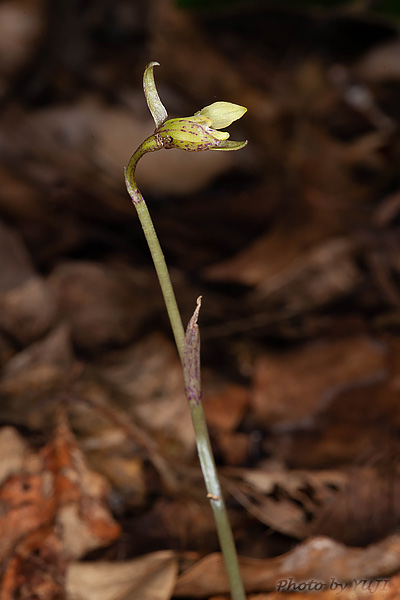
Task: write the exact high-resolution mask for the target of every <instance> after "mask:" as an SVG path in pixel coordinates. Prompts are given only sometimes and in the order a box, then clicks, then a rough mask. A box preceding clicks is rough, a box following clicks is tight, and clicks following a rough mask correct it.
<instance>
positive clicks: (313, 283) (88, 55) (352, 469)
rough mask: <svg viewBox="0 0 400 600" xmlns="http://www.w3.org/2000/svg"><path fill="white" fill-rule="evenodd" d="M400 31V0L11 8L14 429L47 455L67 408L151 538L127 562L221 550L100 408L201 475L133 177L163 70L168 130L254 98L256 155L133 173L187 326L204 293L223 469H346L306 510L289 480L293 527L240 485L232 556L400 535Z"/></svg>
mask: <svg viewBox="0 0 400 600" xmlns="http://www.w3.org/2000/svg"><path fill="white" fill-rule="evenodd" d="M399 24H400V7H399V4H398V2H397V1H396V0H387V1H384V0H381V1H372V0H371V1H367V0H365V1H361V0H358V1H355V0H353V1H350V0H348V1H341V2H339V1H338V0H330V1H328V0H326V1H325V2H324V1H321V2H317V1H315V2H314V1H312V0H297V1H292V2H289V1H288V2H285V1H280V2H272V1H267V0H264V1H262V0H259V1H244V0H243V1H240V0H238V1H234V0H225V1H223V0H219V1H210V0H180V1H178V0H177V1H175V2H174V1H173V0H135V1H132V0H96V1H94V0H58V1H57V2H51V1H45V0H9V1H7V0H2V1H1V2H0V103H1V111H0V361H1V365H2V372H3V377H2V382H1V383H0V399H1V404H0V421H1V423H2V424H4V425H12V426H14V427H16V428H17V429H18V430H19V431H20V432H22V433H23V434H24V435H26V436H27V437H28V438H29V439H31V440H33V442H34V443H39V441H43V439H46V436H47V435H48V432H49V431H50V430H51V427H52V423H53V419H54V413H55V410H56V407H57V406H58V404H59V402H60V398H62V399H63V401H64V402H66V404H67V406H68V411H69V418H70V420H71V424H72V427H73V429H74V431H75V433H76V434H77V436H78V438H79V440H80V443H81V447H82V448H83V449H84V450H85V452H86V454H87V456H88V457H89V459H90V460H91V464H92V465H93V466H94V468H96V469H97V470H99V471H101V472H102V473H103V474H104V475H105V476H106V477H107V478H108V479H109V480H110V482H111V484H112V486H113V490H114V492H113V494H114V495H113V504H112V508H113V510H114V511H115V512H116V513H117V514H119V515H120V518H121V521H122V522H123V523H124V527H125V528H128V530H130V531H138V529H137V528H139V530H140V531H141V541H140V543H139V541H138V539H136V541H135V542H132V540H130V542H129V543H127V544H126V547H124V548H125V550H124V552H126V553H127V554H128V555H129V554H130V555H133V554H135V553H136V554H140V553H141V552H143V551H147V550H150V549H154V548H159V547H176V546H179V547H185V548H187V547H188V548H193V547H196V548H198V547H200V548H201V549H203V550H204V549H207V550H209V549H210V548H211V549H213V548H215V542H212V543H210V541H209V539H210V538H209V536H212V535H213V534H212V533H210V532H212V524H211V525H210V524H208V522H207V523H206V524H204V522H203V523H202V524H201V527H204V531H205V532H206V533H204V531H203V530H202V532H203V533H204V536H203V537H202V534H200V533H199V531H195V532H193V531H192V529H191V528H193V527H194V525H193V519H192V517H190V515H189V513H188V515H189V516H188V517H187V521H184V524H183V525H182V528H183V530H184V532H185V534H184V535H183V534H182V532H181V531H180V532H178V531H176V530H175V529H173V524H172V522H173V521H174V519H173V518H172V517H171V515H174V514H176V513H175V512H174V510H175V511H176V510H177V508H176V506H175V505H173V503H172V505H173V507H172V508H171V502H172V501H170V503H169V504H168V510H169V511H170V512H168V514H167V512H166V504H165V502H164V504H157V503H156V505H155V507H154V505H151V506H150V505H149V502H150V500H151V501H152V502H153V500H154V497H157V495H158V494H160V493H161V492H160V488H159V482H158V483H157V481H158V480H157V478H156V477H155V475H154V473H153V471H152V470H151V468H150V467H149V464H148V463H149V460H148V454H147V450H148V449H147V450H146V449H143V447H140V444H139V443H138V442H137V440H136V442H133V441H132V439H128V438H129V436H128V437H126V436H125V434H123V432H122V433H121V428H120V425H118V423H117V424H116V423H115V422H114V423H113V424H110V420H109V419H107V418H106V417H105V416H104V413H102V414H101V415H100V412H101V411H100V412H99V409H98V407H97V408H96V406H97V404H98V403H99V402H100V404H101V406H103V408H104V405H105V404H107V406H108V407H109V408H110V407H111V408H110V410H111V411H114V410H118V411H123V414H126V415H130V418H131V419H132V420H133V421H134V422H135V423H139V424H140V426H141V427H143V428H144V430H146V431H147V432H148V433H149V435H151V436H152V438H153V439H155V440H156V441H157V444H158V448H159V450H158V451H159V452H160V453H161V455H162V456H163V457H164V458H165V457H166V458H167V460H171V461H174V460H175V461H176V460H177V458H179V460H180V461H181V462H182V461H183V462H184V463H185V461H187V464H192V463H193V464H194V463H195V453H194V447H193V439H192V438H193V436H192V431H191V425H190V420H189V417H188V415H187V411H186V406H185V399H184V396H183V391H182V389H181V388H182V383H181V375H180V370H179V361H178V359H177V357H176V354H175V350H174V347H173V345H172V336H171V333H170V330H169V325H168V322H167V318H166V314H165V309H164V307H163V304H162V300H161V294H160V291H159V288H158V283H157V281H156V278H155V274H154V272H153V268H152V264H151V259H150V256H149V253H148V250H147V247H146V244H145V241H144V237H143V234H142V231H141V228H140V225H139V222H138V219H137V217H136V213H135V210H134V208H133V207H132V205H131V202H130V198H129V196H128V194H127V192H126V190H125V187H124V180H123V167H124V166H125V165H126V164H127V163H128V161H129V158H130V156H131V154H132V153H133V152H134V150H135V149H136V148H137V146H138V145H139V144H140V143H141V142H142V140H143V139H144V138H145V137H147V136H148V135H150V134H151V133H152V131H153V128H154V124H153V121H152V119H151V116H150V114H149V112H148V109H147V106H146V103H145V99H144V95H143V91H142V76H143V71H144V68H145V66H146V64H147V63H148V62H150V61H151V60H155V61H158V62H159V63H160V65H161V66H159V67H157V68H156V69H155V78H156V83H157V87H158V90H159V94H160V96H161V99H162V101H163V103H164V105H165V106H166V108H167V110H168V113H169V116H171V117H173V116H189V115H192V114H194V113H195V112H196V111H198V110H200V109H201V108H202V107H203V106H206V105H208V104H211V103H212V102H214V101H216V100H225V101H230V102H235V103H237V104H241V105H244V106H246V107H247V108H248V112H247V114H246V115H245V117H244V118H242V119H241V120H240V121H238V122H237V123H235V125H234V126H232V127H231V128H230V132H231V136H232V139H237V140H240V139H248V140H249V144H248V146H247V147H246V148H245V149H244V150H241V151H239V152H232V153H224V152H221V153H219V152H204V153H199V154H195V153H185V152H181V151H178V150H162V151H160V152H156V153H153V154H149V155H148V156H145V157H144V158H143V159H142V160H141V162H140V164H139V166H138V169H137V182H138V185H139V187H140V188H141V190H142V192H143V195H144V196H145V198H146V202H147V204H148V206H149V209H150V212H151V214H152V217H153V219H154V222H155V226H156V229H157V232H158V235H159V238H160V241H161V245H162V247H163V249H164V252H165V255H166V258H167V262H168V264H169V266H170V267H171V273H172V278H173V281H174V284H175V286H176V294H177V298H178V303H179V305H180V307H181V308H182V314H183V317H184V321H185V322H187V320H188V319H189V317H190V315H191V313H192V312H193V309H194V306H195V301H196V298H197V296H198V295H199V294H202V295H203V307H202V311H201V317H200V329H201V335H202V359H203V381H204V394H205V405H206V411H207V415H208V418H209V423H210V427H211V434H212V438H213V443H214V446H215V451H216V455H217V460H218V462H219V464H220V465H221V466H225V467H226V468H231V469H233V468H239V467H240V468H242V469H249V470H250V469H252V468H258V469H261V470H264V471H268V469H273V470H275V471H279V472H280V473H287V472H289V471H290V470H292V469H305V470H308V469H309V470H310V472H312V471H313V470H318V469H332V470H334V472H335V473H336V475H335V476H333V475H332V474H331V475H330V476H329V477H330V478H329V477H328V480H329V481H325V480H324V481H323V482H322V483H321V480H318V484H317V483H316V481H315V480H313V481H312V482H311V481H308V483H307V486H308V487H307V486H306V485H305V484H304V481H303V483H302V484H299V486H300V487H301V486H302V487H301V489H302V495H300V494H299V493H297V495H296V493H295V492H294V491H293V488H291V489H290V490H289V489H287V488H286V487H285V485H286V484H285V483H283V482H282V481H283V480H281V479H279V482H278V483H275V484H274V486H272V488H271V487H270V488H268V490H267V491H266V490H265V489H263V490H261V491H260V490H259V493H260V494H261V493H262V494H263V498H264V500H263V502H264V501H265V502H266V501H268V502H269V503H270V504H269V505H268V506H269V508H270V505H271V503H273V502H275V503H276V502H278V503H279V502H280V501H281V500H282V502H283V499H284V500H285V505H284V506H285V511H287V510H289V509H288V503H289V504H290V502H291V504H290V506H291V507H292V509H291V510H293V511H294V512H293V515H294V516H293V519H292V521H291V525H288V523H287V512H285V515H286V516H285V515H284V514H283V512H282V514H280V515H278V516H276V515H275V516H274V518H273V519H272V520H271V518H270V517H268V514H269V513H268V510H269V509H268V507H264V509H263V510H261V509H260V502H261V500H260V498H258V501H257V502H258V503H259V504H258V505H257V506H258V509H259V510H258V512H257V511H255V509H254V503H255V501H254V502H253V500H254V493H255V492H254V486H255V487H256V484H255V483H254V482H253V483H252V484H251V485H252V486H253V488H252V490H250V491H249V488H248V487H247V488H246V487H243V486H244V483H243V481H239V480H235V481H234V482H233V483H232V481H233V480H231V483H230V487H229V486H228V488H229V491H230V493H231V494H232V498H233V500H231V508H232V510H233V511H236V512H235V514H236V527H237V531H239V533H238V536H239V537H238V539H239V549H240V551H241V552H243V553H245V554H246V553H247V554H248V555H254V556H268V555H273V554H277V553H279V552H280V551H283V550H286V549H288V547H291V544H293V543H294V542H293V540H298V539H302V538H304V537H307V535H309V534H310V533H325V534H327V535H332V536H333V537H338V538H339V539H341V541H344V542H347V543H351V544H361V545H362V544H367V543H370V542H371V541H374V540H375V541H376V540H379V539H381V538H383V537H384V536H385V535H387V534H389V533H393V532H395V531H396V530H397V527H398V523H399V517H400V515H399V514H397V513H398V508H397V509H396V508H395V507H394V505H393V494H392V491H393V489H396V486H397V485H398V470H397V463H398V440H399V432H400V412H399V402H398V388H399V381H400V380H399V376H400V364H399V357H400V235H399V234H400V169H399V163H400V136H399V122H400V37H399ZM66 397H67V399H66ZM125 433H126V432H125ZM124 436H125V437H124ZM150 462H151V460H150ZM149 473H150V475H149ZM349 473H350V475H349ZM338 474H339V475H338ZM232 477H233V475H232ZM237 477H239V476H238V475H237ZM335 477H336V478H335ZM246 485H247V486H250V483H249V482H247V483H246ZM296 485H297V484H296ZM318 486H320V487H318ZM321 486H322V487H321ZM239 488H240V493H239V492H238V489H239ZM260 489H261V488H260ZM296 489H297V488H296ZM322 489H323V490H324V493H322V492H321V490H322ZM313 490H314V491H313ZM315 490H317V491H315ZM387 490H389V491H387ZM390 490H392V491H390ZM328 491H329V494H328ZM297 492H299V490H298V489H297ZM333 493H335V498H336V503H335V505H334V506H335V507H336V508H335V511H336V512H334V513H332V512H330V513H329V515H330V516H329V519H328V520H327V517H326V514H327V513H326V510H328V509H327V508H326V506H327V505H326V501H327V498H328V496H329V501H331V494H333ZM246 494H247V495H246ZM251 494H253V496H252V495H251ZM243 497H246V498H247V500H248V502H247V504H246V503H245V502H244V504H246V510H250V509H249V507H251V506H252V507H253V508H252V510H253V512H251V510H250V513H249V514H248V515H247V516H244V513H245V511H244V509H242V508H241V506H242V505H243ZM240 498H241V499H242V500H240ZM265 498H266V499H267V500H265ZM315 498H317V500H315ZM314 500H315V502H314ZM252 502H253V504H251V503H252ZM150 504H151V502H150ZM149 506H150V507H149ZM329 506H330V508H329V510H330V511H332V505H331V504H329ZM355 507H357V510H355ZM377 507H379V509H378V508H377ZM154 511H155V512H154ZM179 511H180V513H179V514H182V513H181V509H179ZM355 513H356V516H355ZM128 514H129V517H128V516H127V515H128ZM190 514H191V513H190ZM143 515H146V516H147V520H146V519H145V518H144V517H143ZM155 515H156V516H155ZM165 515H167V516H165ZM182 518H183V517H182ZM124 519H125V520H124ZM157 519H158V520H157ZM163 519H164V521H165V522H168V523H169V527H170V529H168V531H167V533H166V534H165V537H162V534H161V533H160V528H159V527H158V526H155V525H154V523H159V522H160V521H162V520H163ZM164 521H163V523H164V526H165V527H167V526H166V525H165V522H164ZM293 523H294V524H293ZM343 524H345V525H346V526H344V525H343ZM199 527H200V525H199ZM129 528H130V529H129ZM146 528H147V529H146ZM163 535H164V534H163ZM146 536H147V537H146ZM160 536H161V537H162V539H160ZM185 536H186V537H185ZM207 536H208V537H207ZM171 540H172V541H171Z"/></svg>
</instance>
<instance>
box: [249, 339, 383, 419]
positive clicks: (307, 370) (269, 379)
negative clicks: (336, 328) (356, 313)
mask: <svg viewBox="0 0 400 600" xmlns="http://www.w3.org/2000/svg"><path fill="white" fill-rule="evenodd" d="M384 361H385V355H384V348H383V347H382V346H380V345H379V344H377V343H376V342H374V341H373V340H371V339H369V338H367V337H365V336H356V337H349V338H347V339H341V340H334V341H329V342H315V343H313V344H309V345H307V346H304V347H301V348H300V349H297V350H292V351H289V352H287V353H284V354H282V355H281V356H277V355H276V354H272V353H271V354H269V355H265V356H262V357H260V358H259V359H257V361H256V364H255V367H254V384H253V385H254V394H253V397H252V406H253V409H254V412H255V414H256V417H257V419H259V420H260V422H261V423H262V424H263V425H273V424H279V425H282V426H288V425H290V424H294V423H296V422H299V421H300V420H305V419H309V418H310V417H311V416H312V415H313V414H315V412H316V411H319V410H321V409H322V408H323V407H324V406H325V404H326V403H328V402H329V401H330V399H331V398H332V397H334V395H336V394H338V393H339V391H340V390H343V389H346V388H354V387H355V386H357V385H358V386H360V385H363V384H364V385H365V383H367V382H373V381H374V380H375V381H377V380H379V379H381V378H382V377H383V376H384V372H385V362H384Z"/></svg>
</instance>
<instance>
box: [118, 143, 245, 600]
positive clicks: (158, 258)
mask: <svg viewBox="0 0 400 600" xmlns="http://www.w3.org/2000/svg"><path fill="white" fill-rule="evenodd" d="M159 148H160V146H159V145H158V143H157V137H156V136H155V135H154V136H150V137H149V138H148V139H147V140H145V141H144V142H143V144H141V146H139V148H138V149H137V150H136V152H135V153H134V154H133V156H132V157H131V159H130V161H129V164H128V166H127V168H126V169H125V183H126V187H127V190H128V192H129V195H130V196H131V198H132V202H133V204H134V206H135V208H136V210H137V213H138V216H139V219H140V223H141V225H142V228H143V232H144V235H145V237H146V241H147V243H148V246H149V249H150V252H151V255H152V258H153V262H154V266H155V269H156V272H157V276H158V280H159V282H160V286H161V290H162V293H163V296H164V301H165V305H166V308H167V311H168V316H169V320H170V322H171V327H172V331H173V334H174V337H175V343H176V347H177V349H178V353H179V356H180V359H181V362H182V365H183V362H184V350H185V330H184V327H183V325H182V319H181V316H180V313H179V309H178V305H177V303H176V299H175V293H174V290H173V287H172V284H171V280H170V277H169V273H168V268H167V265H166V262H165V259H164V255H163V252H162V249H161V246H160V243H159V241H158V238H157V234H156V231H155V229H154V226H153V222H152V220H151V217H150V213H149V211H148V208H147V206H146V203H145V201H144V198H143V196H142V194H141V193H140V190H139V188H138V187H137V185H136V182H135V170H136V165H137V163H138V161H139V159H140V158H141V157H142V156H143V155H144V154H145V153H146V152H154V151H155V150H158V149H159ZM189 408H190V413H191V417H192V422H193V427H194V431H195V437H196V444H197V451H198V455H199V460H200V465H201V469H202V472H203V477H204V481H205V484H206V488H207V493H208V497H209V498H210V502H211V508H212V510H213V513H214V518H215V523H216V528H217V534H218V539H219V543H220V546H221V551H222V554H223V557H224V562H225V566H226V571H227V574H228V580H229V586H230V590H231V596H232V600H246V594H245V591H244V587H243V582H242V579H241V575H240V569H239V561H238V557H237V552H236V548H235V542H234V538H233V534H232V529H231V526H230V523H229V519H228V513H227V510H226V506H225V502H224V500H223V497H222V492H221V486H220V483H219V480H218V473H217V468H216V465H215V461H214V456H213V452H212V448H211V442H210V436H209V434H208V429H207V423H206V419H205V416H204V411H203V406H202V404H201V401H200V399H199V402H198V403H196V402H192V401H190V399H189Z"/></svg>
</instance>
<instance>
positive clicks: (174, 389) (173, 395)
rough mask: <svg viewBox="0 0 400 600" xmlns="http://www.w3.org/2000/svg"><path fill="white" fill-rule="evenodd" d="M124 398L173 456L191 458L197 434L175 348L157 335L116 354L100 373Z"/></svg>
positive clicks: (136, 415)
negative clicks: (194, 429)
mask: <svg viewBox="0 0 400 600" xmlns="http://www.w3.org/2000/svg"><path fill="white" fill-rule="evenodd" d="M99 374H100V375H101V378H102V379H103V381H105V382H107V383H108V384H109V385H113V386H115V388H116V389H118V390H119V392H120V394H121V396H123V397H124V398H125V403H126V404H127V406H126V408H127V409H128V411H129V413H130V414H131V415H133V417H134V419H135V420H138V422H139V423H141V424H142V425H143V426H144V427H145V428H146V429H147V431H149V432H152V434H153V435H154V436H155V438H156V439H157V441H158V443H159V445H160V448H161V449H162V448H163V447H165V446H167V447H168V452H169V453H170V454H171V455H175V456H179V457H180V458H181V459H182V458H183V456H186V457H190V456H191V455H192V453H193V450H194V433H193V426H192V422H191V418H190V412H189V409H188V406H187V400H186V396H185V392H184V386H183V376H182V367H181V364H180V362H179V358H178V355H177V353H176V349H175V347H174V346H173V345H172V344H171V343H170V342H169V341H167V340H166V338H164V337H163V336H162V335H159V334H155V335H151V336H148V337H147V338H145V339H143V340H142V341H140V342H139V343H137V344H136V345H135V346H132V347H130V348H128V349H126V350H124V351H121V352H115V353H113V355H112V356H110V357H109V359H107V360H104V361H103V364H102V365H101V371H100V372H99Z"/></svg>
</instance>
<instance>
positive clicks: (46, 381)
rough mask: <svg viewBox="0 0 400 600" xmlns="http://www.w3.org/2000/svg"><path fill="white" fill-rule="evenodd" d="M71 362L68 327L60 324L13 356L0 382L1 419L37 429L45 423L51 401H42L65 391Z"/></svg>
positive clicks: (48, 415)
mask: <svg viewBox="0 0 400 600" xmlns="http://www.w3.org/2000/svg"><path fill="white" fill-rule="evenodd" d="M72 365H73V355H72V349H71V344H70V338H69V330H68V328H67V327H65V326H63V325H60V326H59V327H57V328H56V329H54V330H52V331H51V332H50V333H49V334H48V335H47V336H46V337H45V338H43V339H41V340H40V341H38V342H35V343H34V344H31V345H30V346H28V347H27V348H25V349H24V350H23V351H21V352H19V353H18V354H16V355H15V356H13V357H12V358H11V359H10V360H9V361H8V362H7V363H6V365H5V366H4V368H3V377H2V381H1V382H0V395H1V399H2V402H1V407H0V415H1V417H2V419H4V420H6V421H7V422H11V423H18V424H23V425H26V426H28V427H32V428H38V429H40V428H41V427H43V426H44V424H48V422H49V418H50V417H51V418H53V415H54V403H51V404H49V403H47V404H46V403H45V402H44V401H45V400H47V399H48V398H49V397H51V396H53V397H54V396H55V395H56V394H57V393H58V392H60V390H62V391H64V390H65V385H66V383H67V382H68V381H69V378H70V374H71V368H72ZM38 406H40V409H39V410H38Z"/></svg>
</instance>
